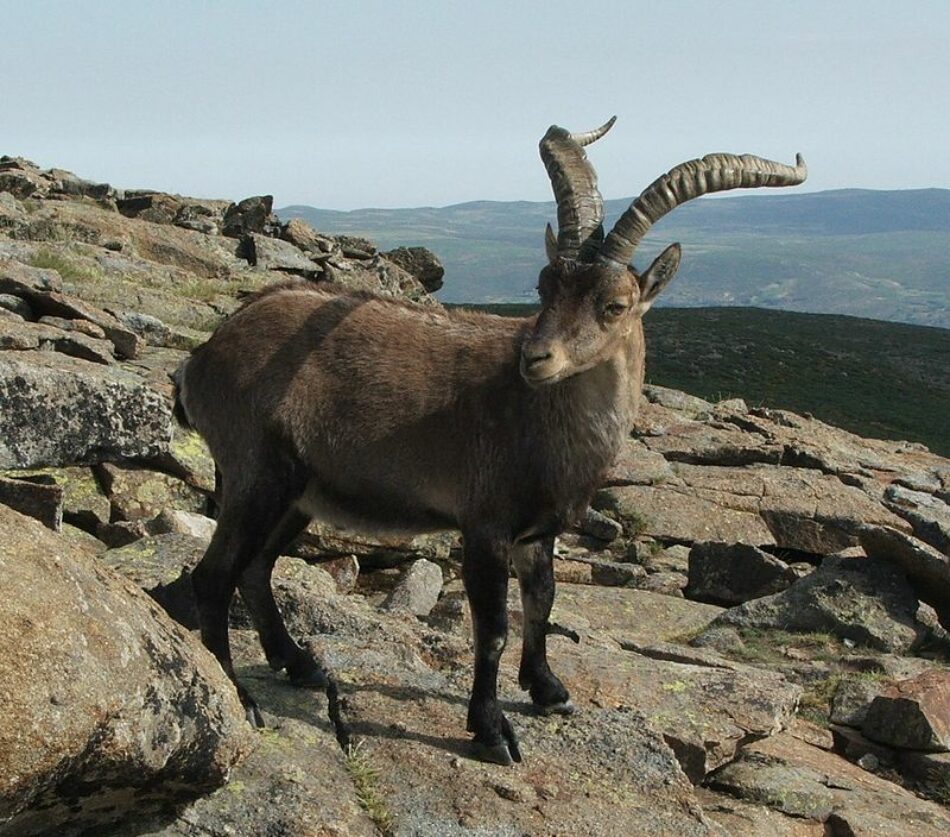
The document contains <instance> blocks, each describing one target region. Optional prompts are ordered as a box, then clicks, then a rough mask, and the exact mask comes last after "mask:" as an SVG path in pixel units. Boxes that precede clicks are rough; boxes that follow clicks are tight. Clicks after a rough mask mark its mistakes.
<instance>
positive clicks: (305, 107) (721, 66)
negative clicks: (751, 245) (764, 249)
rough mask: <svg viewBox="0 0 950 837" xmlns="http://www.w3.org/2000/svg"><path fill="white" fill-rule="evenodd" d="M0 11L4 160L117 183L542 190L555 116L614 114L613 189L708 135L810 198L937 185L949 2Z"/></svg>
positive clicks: (94, 6)
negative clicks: (796, 170) (798, 171)
mask: <svg viewBox="0 0 950 837" xmlns="http://www.w3.org/2000/svg"><path fill="white" fill-rule="evenodd" d="M0 24H2V28H3V36H2V39H0V40H2V45H0V79H2V83H0V84H2V86H0V153H5V154H18V155H22V156H26V157H29V158H31V159H33V160H35V161H36V162H37V163H39V164H40V165H42V166H44V167H46V166H53V165H55V166H60V167H63V168H68V169H71V170H73V171H75V172H77V173H78V174H80V175H83V176H86V177H89V178H93V179H100V180H108V181H110V182H111V183H113V184H115V185H117V186H124V187H153V188H159V189H164V190H167V191H175V192H180V193H183V194H191V195H198V196H207V197H223V198H240V197H243V196H245V195H249V194H258V193H261V192H270V193H273V194H274V195H275V197H276V202H277V204H278V205H285V204H289V203H309V204H312V205H315V206H320V207H326V208H336V209H350V208H356V207H365V206H419V205H445V204H449V203H457V202H461V201H466V200H475V199H490V200H519V199H523V200H547V199H548V198H549V197H550V193H549V186H548V183H547V179H546V177H545V175H544V170H543V167H542V165H541V163H540V161H539V159H538V156H537V141H538V139H539V138H540V136H541V134H542V133H543V132H544V130H545V129H546V128H547V126H548V125H549V124H551V123H552V122H557V123H559V124H562V125H564V126H566V127H568V128H571V129H572V130H586V129H589V128H592V127H595V126H596V125H597V124H599V123H600V122H601V121H603V120H604V119H606V118H607V117H608V116H610V115H611V114H614V113H616V114H617V115H618V117H619V118H618V123H617V125H616V126H615V128H614V129H613V131H612V132H611V134H610V135H609V136H608V137H606V138H605V139H603V140H602V141H601V142H600V143H598V145H597V146H596V147H595V148H594V149H593V151H592V154H591V156H592V158H593V159H594V160H595V163H596V165H597V168H598V171H599V173H600V184H601V189H602V191H603V193H604V195H605V196H606V197H619V196H622V195H628V194H632V193H635V192H638V191H639V190H640V189H641V188H643V186H645V185H646V184H647V183H648V182H649V181H650V180H652V179H653V178H654V177H655V176H657V175H658V174H660V173H662V172H663V171H665V170H666V169H668V168H670V167H671V166H672V165H674V164H675V163H678V162H680V161H681V160H684V159H689V158H691V157H695V156H698V155H701V154H705V153H708V152H711V151H734V152H739V153H741V152H747V151H748V152H753V153H756V154H760V155H763V156H769V157H774V158H777V159H781V160H784V161H788V162H791V161H792V160H793V159H794V154H795V152H796V151H802V152H803V153H804V154H805V156H806V158H807V160H808V162H809V165H810V170H811V176H810V179H809V183H808V184H807V186H808V189H809V190H819V189H831V188H841V187H865V188H887V189H892V188H911V187H925V186H939V187H945V188H946V187H950V141H948V137H950V108H948V106H947V100H948V94H950V90H948V87H950V46H948V45H950V2H947V0H929V2H928V0H894V1H893V2H880V0H838V1H837V2H835V1H834V0H825V1H824V2H816V0H798V1H797V2H767V0H755V1H754V2H753V0H749V1H748V2H746V0H722V2H700V0H662V2H661V1H660V0H650V2H639V1H638V0H622V1H621V2H596V0H576V2H572V3H568V2H562V0H548V2H531V1H530V0H527V1H525V2H518V1H517V0H505V2H500V1H499V0H483V2H473V1H472V0H467V1H466V2H421V1H420V0H401V2H375V1H374V0H349V1H348V2H323V3H321V2H310V3H304V2H280V3H264V2H259V3H255V2H244V1H243V0H231V1H230V2H210V0H208V1H207V2H181V0H164V2H152V0H134V2H130V0H124V2H111V0H110V1H109V2H106V1H105V0H104V1H103V2H91V0H87V2H79V1H78V0H73V2H44V0H31V2H23V0H17V2H9V1H8V0H0Z"/></svg>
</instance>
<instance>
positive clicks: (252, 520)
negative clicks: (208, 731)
mask: <svg viewBox="0 0 950 837" xmlns="http://www.w3.org/2000/svg"><path fill="white" fill-rule="evenodd" d="M248 485H250V487H247V488H245V487H244V486H248ZM222 488H223V491H222V492H221V509H220V513H219V515H218V525H217V528H216V529H215V533H214V537H212V539H211V543H210V545H209V546H208V550H207V552H205V555H204V557H203V558H202V559H201V561H199V562H198V565H197V566H196V567H195V569H194V571H193V572H192V575H191V581H192V586H193V588H194V592H195V603H196V605H197V608H198V620H199V624H200V626H201V639H202V641H203V642H204V644H205V646H206V647H207V648H208V650H210V651H211V653H212V654H214V655H215V657H217V659H218V662H219V663H220V664H221V667H222V668H223V669H224V671H225V673H226V674H227V675H228V677H230V678H231V680H232V681H233V682H234V685H235V687H236V688H237V691H238V695H239V696H240V698H241V703H242V704H243V705H244V708H245V710H246V711H247V717H248V720H249V721H250V722H251V724H252V725H254V726H258V727H260V726H263V718H262V717H261V713H260V710H259V709H258V707H257V704H256V703H255V702H254V699H253V698H252V697H251V695H250V694H249V693H248V691H247V689H245V688H244V687H243V686H242V685H241V684H240V683H239V682H238V679H237V676H236V675H235V673H234V665H233V663H232V661H231V646H230V642H229V640H228V609H229V607H230V605H231V599H232V598H233V596H234V589H235V587H236V586H237V583H238V580H239V579H240V577H241V574H242V573H243V572H244V570H245V569H246V568H247V567H248V565H250V563H251V562H252V561H253V560H254V559H255V557H256V556H257V555H258V554H259V553H260V552H261V551H262V550H263V549H264V547H265V545H266V544H267V542H268V539H269V538H270V537H271V535H272V533H273V532H274V530H275V528H276V527H277V525H278V524H279V523H280V521H281V519H282V518H283V516H284V514H285V513H286V512H287V509H288V508H290V505H291V503H292V501H293V499H295V496H294V489H295V486H294V485H293V482H292V481H291V480H287V479H284V478H283V475H277V474H275V475H271V476H269V477H268V478H264V479H258V480H256V481H254V483H253V484H251V483H248V482H244V483H243V484H242V485H235V484H233V483H232V484H229V483H228V480H227V475H226V474H225V480H224V484H223V486H222Z"/></svg>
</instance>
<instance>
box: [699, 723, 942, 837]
mask: <svg viewBox="0 0 950 837" xmlns="http://www.w3.org/2000/svg"><path fill="white" fill-rule="evenodd" d="M710 785H711V786H712V787H713V788H715V789H717V790H721V791H725V792H728V793H731V794H733V795H735V796H738V797H741V798H743V799H747V800H750V801H755V802H759V803H762V804H765V805H768V806H770V807H772V808H774V809H776V810H779V811H783V812H784V813H788V814H791V815H793V816H798V817H803V818H806V819H811V820H815V821H817V822H823V823H827V825H828V826H829V829H830V833H832V834H839V833H840V834H913V835H915V837H917V835H920V837H924V835H934V836H935V837H936V835H942V834H946V833H947V832H948V829H950V814H948V812H947V810H946V809H945V808H943V807H941V806H940V805H937V804H935V803H933V802H928V801H926V800H923V799H918V798H917V797H916V796H914V795H913V794H912V793H910V792H909V791H906V790H904V789H903V788H901V787H900V786H899V785H895V784H894V783H892V782H888V781H886V780H885V779H881V778H880V777H878V776H875V775H874V774H873V773H868V772H867V771H865V770H862V769H861V768H860V767H857V766H856V765H853V764H851V763H850V762H848V761H846V760H845V759H843V758H841V757H840V756H838V755H835V754H834V753H829V752H827V751H825V750H822V749H819V748H818V747H812V746H811V745H809V744H806V743H805V742H803V741H800V740H798V739H796V738H795V737H794V736H792V735H790V734H789V733H782V734H780V735H776V736H774V737H772V738H768V739H766V740H764V741H758V742H755V743H754V744H750V745H748V746H747V747H746V748H745V749H744V750H743V752H742V755H741V757H740V758H739V759H738V760H737V761H735V762H733V763H732V764H729V765H726V766H725V767H723V768H721V769H720V770H719V771H717V772H716V773H715V774H713V776H712V777H711V780H710Z"/></svg>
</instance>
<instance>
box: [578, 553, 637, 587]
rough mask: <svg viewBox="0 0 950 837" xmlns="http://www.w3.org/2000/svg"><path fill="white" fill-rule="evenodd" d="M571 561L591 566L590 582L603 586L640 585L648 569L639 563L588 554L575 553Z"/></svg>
mask: <svg viewBox="0 0 950 837" xmlns="http://www.w3.org/2000/svg"><path fill="white" fill-rule="evenodd" d="M571 561H574V562H576V563H580V564H586V565H587V566H588V567H590V582H589V583H590V584H599V585H600V586H601V587H639V586H640V584H641V582H642V581H643V580H644V579H645V578H646V575H647V571H646V570H645V569H643V567H641V566H640V565H639V564H629V563H623V562H621V561H610V560H607V559H606V558H595V557H593V556H587V555H573V556H571Z"/></svg>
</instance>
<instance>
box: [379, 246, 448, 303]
mask: <svg viewBox="0 0 950 837" xmlns="http://www.w3.org/2000/svg"><path fill="white" fill-rule="evenodd" d="M383 256H385V258H386V260H387V261H390V262H392V263H393V264H394V265H397V266H398V267H401V268H402V269H403V270H405V271H406V273H409V274H410V275H412V276H415V278H416V279H418V280H419V282H421V283H422V287H424V288H425V289H426V290H427V291H428V292H429V293H430V294H431V293H435V292H436V291H437V290H439V288H441V287H442V277H443V276H445V268H444V267H443V266H442V262H440V261H439V258H438V256H436V255H435V253H433V252H432V251H431V250H427V249H426V248H425V247H397V248H396V249H395V250H389V251H387V252H385V253H383Z"/></svg>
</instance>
